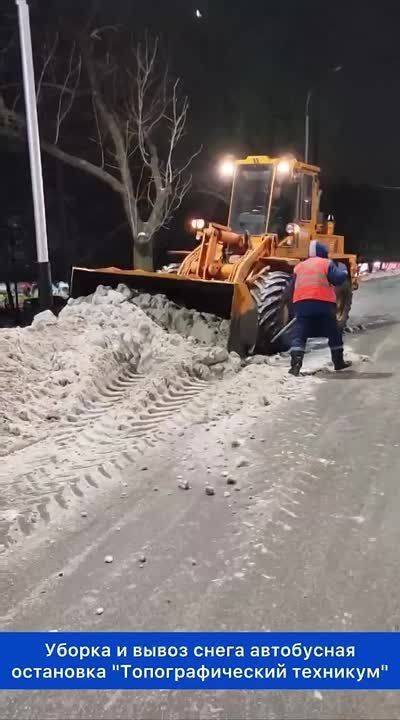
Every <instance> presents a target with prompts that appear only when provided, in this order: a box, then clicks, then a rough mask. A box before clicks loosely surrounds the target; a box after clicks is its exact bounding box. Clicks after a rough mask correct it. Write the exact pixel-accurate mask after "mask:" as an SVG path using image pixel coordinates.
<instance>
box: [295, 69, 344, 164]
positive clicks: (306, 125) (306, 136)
mask: <svg viewBox="0 0 400 720" xmlns="http://www.w3.org/2000/svg"><path fill="white" fill-rule="evenodd" d="M342 69H343V65H337V66H336V67H333V68H330V70H329V71H328V72H329V73H338V72H340V71H341V70H342ZM314 90H315V87H314V86H313V87H311V88H310V89H309V91H308V93H307V97H306V104H305V112H304V161H305V162H306V163H308V162H309V160H310V124H311V117H310V103H311V98H312V96H313V93H314ZM314 160H315V158H314Z"/></svg>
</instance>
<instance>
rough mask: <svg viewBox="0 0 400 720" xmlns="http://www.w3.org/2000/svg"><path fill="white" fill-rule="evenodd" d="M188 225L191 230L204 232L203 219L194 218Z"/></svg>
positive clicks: (204, 222)
mask: <svg viewBox="0 0 400 720" xmlns="http://www.w3.org/2000/svg"><path fill="white" fill-rule="evenodd" d="M190 224H191V226H192V229H193V230H204V228H205V225H206V221H205V220H203V218H194V219H193V220H192V221H191V223H190Z"/></svg>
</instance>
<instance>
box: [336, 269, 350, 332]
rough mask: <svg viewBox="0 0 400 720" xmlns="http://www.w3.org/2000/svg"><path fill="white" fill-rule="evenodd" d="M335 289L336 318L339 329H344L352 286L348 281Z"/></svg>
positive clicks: (348, 312) (348, 311)
mask: <svg viewBox="0 0 400 720" xmlns="http://www.w3.org/2000/svg"><path fill="white" fill-rule="evenodd" d="M335 289H336V319H337V324H338V326H339V327H340V329H341V330H344V329H345V327H346V325H347V321H348V319H349V315H350V310H351V304H352V302H353V288H352V286H351V283H350V282H349V281H347V282H345V283H344V285H341V286H340V287H337V288H335Z"/></svg>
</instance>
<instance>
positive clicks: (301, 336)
mask: <svg viewBox="0 0 400 720" xmlns="http://www.w3.org/2000/svg"><path fill="white" fill-rule="evenodd" d="M294 275H295V281H294V282H295V285H294V295H293V303H294V312H295V316H296V324H295V329H294V333H293V339H292V347H291V367H290V370H289V373H290V374H291V375H295V376H296V377H297V376H298V375H299V373H300V370H301V367H302V364H303V358H304V353H305V349H306V343H307V339H308V338H309V337H327V338H328V342H329V347H330V350H331V355H332V361H333V365H334V368H335V370H344V369H345V368H348V367H350V365H351V362H349V361H346V360H344V358H343V336H342V332H341V330H340V328H339V327H338V324H337V320H336V293H335V286H340V285H343V283H344V282H346V280H347V279H348V272H347V268H346V266H345V265H343V264H342V263H339V264H336V263H334V262H333V261H332V260H329V259H328V250H327V248H326V247H325V245H322V243H319V242H318V241H317V240H312V241H311V242H310V248H309V257H308V259H307V260H304V262H301V263H299V264H298V265H296V267H295V269H294Z"/></svg>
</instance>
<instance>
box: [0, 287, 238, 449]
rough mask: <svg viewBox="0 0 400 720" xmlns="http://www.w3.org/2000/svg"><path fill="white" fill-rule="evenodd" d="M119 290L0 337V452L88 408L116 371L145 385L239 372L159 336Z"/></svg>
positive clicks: (210, 351) (219, 351) (206, 350)
mask: <svg viewBox="0 0 400 720" xmlns="http://www.w3.org/2000/svg"><path fill="white" fill-rule="evenodd" d="M120 290H122V291H116V290H109V289H107V288H104V287H101V286H100V287H99V288H98V289H97V291H96V292H95V293H94V294H93V295H92V296H89V297H88V298H80V299H78V300H73V301H70V303H69V304H68V305H67V306H66V307H65V308H64V309H63V310H62V311H61V313H60V315H59V318H58V319H57V318H55V317H54V315H53V314H52V313H50V312H49V311H47V312H45V313H40V315H38V316H37V317H36V318H35V320H34V322H33V324H32V326H31V327H29V328H24V329H21V328H17V329H12V330H4V331H1V333H0V338H1V340H0V396H1V398H2V403H1V408H0V454H3V455H4V454H8V453H9V452H10V450H12V449H13V447H14V446H15V447H20V446H21V444H22V445H23V444H24V441H25V442H28V441H29V440H30V439H33V438H34V437H36V436H38V435H41V433H43V432H47V430H46V428H47V427H48V426H49V425H52V424H53V423H54V422H57V421H59V420H61V419H63V418H68V416H69V415H70V414H71V413H72V412H75V410H76V407H77V404H79V403H81V402H82V401H83V402H87V403H90V402H91V399H93V398H94V397H95V396H97V394H98V391H99V389H100V390H101V388H104V387H106V386H107V385H108V384H109V383H110V380H112V379H113V378H116V377H117V376H118V374H120V373H121V371H122V370H123V369H124V368H127V369H128V370H129V372H130V373H133V374H138V375H145V376H148V377H149V378H152V379H154V378H157V377H158V378H160V377H162V376H176V375H177V374H179V373H180V372H183V373H186V374H187V375H189V376H192V377H195V378H199V379H203V380H211V379H213V378H222V377H223V376H225V375H226V374H234V373H236V372H237V371H238V370H239V368H240V365H241V363H240V358H239V357H238V356H237V355H235V354H234V353H231V354H230V355H229V354H228V352H227V350H226V349H225V348H220V347H217V346H214V347H202V346H200V345H199V344H198V343H196V341H195V340H194V339H193V338H190V337H189V338H185V337H183V336H181V335H179V334H177V333H169V332H167V331H166V330H165V329H163V327H161V323H156V322H154V320H152V318H151V317H150V316H149V315H148V314H145V312H144V311H143V310H142V308H141V307H139V304H138V303H137V302H136V303H134V302H129V301H128V300H127V297H128V293H129V291H128V292H126V291H124V289H123V288H121V289H120ZM157 301H158V302H159V300H158V299H157ZM155 309H157V308H155ZM159 309H160V308H159ZM170 312H171V310H170V308H168V313H170ZM161 314H162V313H161V310H160V315H161ZM176 315H177V317H178V320H179V322H178V321H177V322H176V323H175V325H179V326H181V327H182V326H183V327H186V331H187V332H188V328H189V327H190V326H192V325H191V323H192V321H193V323H197V324H199V323H198V318H197V317H196V315H195V314H193V313H192V314H189V316H188V317H187V318H186V321H185V319H184V316H183V314H182V313H180V311H178V312H177V313H176ZM198 315H199V314H198ZM185 317H186V316H185ZM185 323H186V324H185ZM164 324H166V321H165V322H164ZM172 324H173V323H172ZM204 324H205V325H206V324H207V323H204ZM50 432H51V430H50ZM16 439H18V442H15V440H16Z"/></svg>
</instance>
